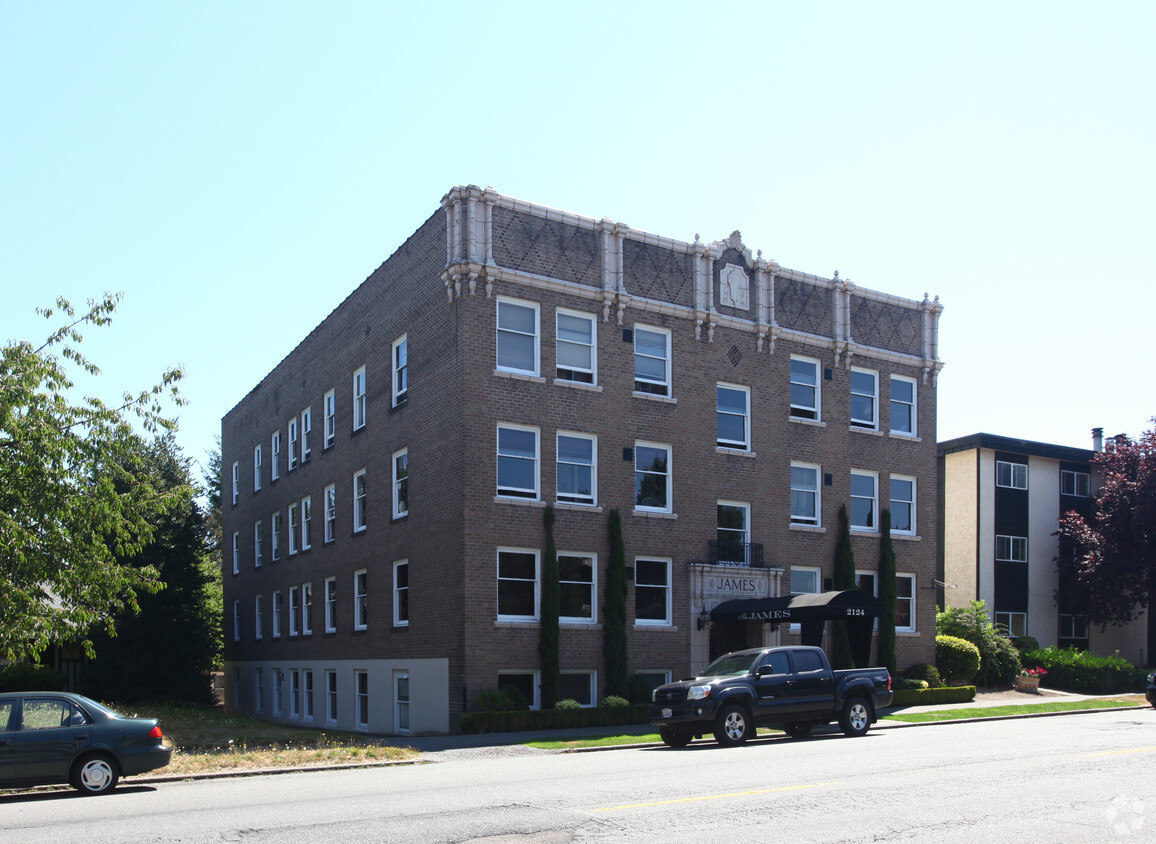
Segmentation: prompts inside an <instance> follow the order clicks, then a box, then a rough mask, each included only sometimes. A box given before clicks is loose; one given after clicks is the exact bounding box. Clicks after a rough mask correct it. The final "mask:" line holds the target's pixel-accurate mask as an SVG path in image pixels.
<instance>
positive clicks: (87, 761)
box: [72, 755, 119, 794]
mask: <svg viewBox="0 0 1156 844" xmlns="http://www.w3.org/2000/svg"><path fill="white" fill-rule="evenodd" d="M118 778H119V775H118V774H117V769H116V761H115V760H113V759H112V758H111V757H109V756H104V755H99V756H88V757H86V758H84V759H82V760H80V762H78V763H77V766H76V770H75V771H74V773H73V778H72V785H73V787H74V788H76V789H77V790H78V791H79V792H80V793H81V794H104V793H105V792H106V791H112V790H113V789H114V788H116V781H117V779H118Z"/></svg>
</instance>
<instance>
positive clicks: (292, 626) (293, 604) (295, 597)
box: [289, 586, 301, 636]
mask: <svg viewBox="0 0 1156 844" xmlns="http://www.w3.org/2000/svg"><path fill="white" fill-rule="evenodd" d="M299 612H301V596H300V593H299V592H298V587H296V586H290V587H289V635H290V636H296V635H297V618H298V616H297V614H298V613H299Z"/></svg>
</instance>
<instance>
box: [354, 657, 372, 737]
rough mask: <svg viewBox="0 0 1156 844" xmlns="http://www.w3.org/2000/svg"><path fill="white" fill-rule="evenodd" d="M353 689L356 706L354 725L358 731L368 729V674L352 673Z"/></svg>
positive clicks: (365, 672)
mask: <svg viewBox="0 0 1156 844" xmlns="http://www.w3.org/2000/svg"><path fill="white" fill-rule="evenodd" d="M353 688H354V692H355V695H356V701H357V706H356V707H355V710H356V724H357V729H359V730H368V729H369V672H367V671H354V672H353Z"/></svg>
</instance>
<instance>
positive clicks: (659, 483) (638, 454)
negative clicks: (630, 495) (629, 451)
mask: <svg viewBox="0 0 1156 844" xmlns="http://www.w3.org/2000/svg"><path fill="white" fill-rule="evenodd" d="M670 452H671V449H670V446H668V445H662V444H659V443H644V442H636V443H635V444H634V508H635V509H636V510H649V511H652V512H657V513H671V512H673V502H672V500H671V494H670V492H671V476H672V471H673V467H672V466H671V462H672V461H671V453H670Z"/></svg>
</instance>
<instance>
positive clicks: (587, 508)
mask: <svg viewBox="0 0 1156 844" xmlns="http://www.w3.org/2000/svg"><path fill="white" fill-rule="evenodd" d="M554 509H555V510H575V511H577V512H579V513H601V512H602V505H601V504H575V503H573V502H572V501H555V502H554Z"/></svg>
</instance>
